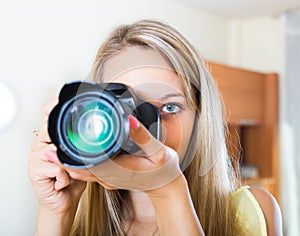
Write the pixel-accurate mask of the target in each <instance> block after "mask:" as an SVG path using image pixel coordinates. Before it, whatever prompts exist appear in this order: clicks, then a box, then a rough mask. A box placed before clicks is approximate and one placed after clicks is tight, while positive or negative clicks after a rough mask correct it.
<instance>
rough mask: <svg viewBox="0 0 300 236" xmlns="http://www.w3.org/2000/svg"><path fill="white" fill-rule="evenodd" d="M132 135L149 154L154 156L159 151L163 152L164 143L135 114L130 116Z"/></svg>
mask: <svg viewBox="0 0 300 236" xmlns="http://www.w3.org/2000/svg"><path fill="white" fill-rule="evenodd" d="M129 122H130V136H131V138H132V140H133V141H134V142H135V143H136V144H137V145H138V146H139V147H140V148H141V149H142V150H143V151H144V152H145V154H146V155H147V156H152V155H154V154H157V153H158V152H163V144H162V143H161V142H160V141H159V140H157V139H156V138H154V137H153V135H152V134H151V133H150V132H149V131H148V130H147V129H146V127H145V126H143V125H142V124H141V123H140V122H139V121H138V120H137V119H136V118H135V117H134V116H132V115H130V116H129Z"/></svg>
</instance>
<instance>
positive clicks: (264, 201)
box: [249, 187, 282, 235]
mask: <svg viewBox="0 0 300 236" xmlns="http://www.w3.org/2000/svg"><path fill="white" fill-rule="evenodd" d="M249 191H250V192H251V193H252V194H253V196H254V197H255V199H256V200H257V202H258V203H259V206H260V207H261V209H262V211H263V213H264V217H265V220H266V225H267V231H268V235H282V217H281V211H280V207H279V205H278V202H277V201H276V199H275V198H274V197H273V196H272V195H271V194H270V193H269V192H267V191H266V190H264V189H262V188H254V187H251V188H249Z"/></svg>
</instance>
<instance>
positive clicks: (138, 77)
mask: <svg viewBox="0 0 300 236" xmlns="http://www.w3.org/2000/svg"><path fill="white" fill-rule="evenodd" d="M94 81H96V82H97V83H102V82H118V83H123V84H126V85H127V86H129V87H131V88H132V89H133V90H134V91H135V93H136V94H138V96H140V97H141V98H142V99H144V100H146V101H149V102H151V103H152V104H153V105H155V106H156V107H157V108H158V109H159V110H160V113H161V121H162V126H163V135H162V142H160V141H158V140H156V139H154V138H153V137H152V136H151V134H150V133H149V131H148V130H147V129H146V128H144V126H143V125H142V124H141V123H140V122H139V121H138V120H137V119H136V118H135V117H133V116H129V122H130V127H131V129H130V133H131V138H132V139H133V140H134V142H136V143H137V144H138V145H139V146H140V148H141V149H142V150H143V151H144V153H145V155H146V158H143V157H140V156H137V155H133V154H128V155H122V156H119V157H116V158H114V159H113V161H114V162H115V163H117V164H118V165H119V166H120V167H122V168H125V169H127V170H128V171H134V172H135V173H138V179H141V178H143V181H144V185H143V186H142V187H141V186H138V179H137V178H133V177H130V176H127V177H126V176H125V177H124V176H122V177H120V176H119V178H116V179H115V180H114V182H110V180H109V178H108V176H109V175H111V174H110V173H109V172H108V173H107V172H105V171H104V170H105V168H103V165H102V164H100V165H98V166H97V167H96V168H94V169H84V170H75V169H71V168H66V167H64V166H63V165H62V164H61V163H60V162H59V161H58V158H57V155H56V147H55V146H54V145H53V144H51V140H50V138H49V135H48V132H47V119H48V115H49V112H50V111H51V109H52V108H53V106H54V105H55V104H56V103H57V100H56V99H55V100H53V101H52V102H50V103H49V104H47V105H46V106H45V107H44V109H43V113H42V114H43V115H42V120H43V122H44V125H43V127H42V128H41V130H40V131H38V132H37V133H36V136H37V137H38V139H37V140H36V141H35V142H34V144H33V145H32V149H31V153H30V158H29V176H30V179H31V181H32V183H33V187H34V190H35V192H36V195H37V198H38V199H39V203H40V209H39V215H38V223H37V235H105V236H107V235H172V236H174V235H212V236H215V235H231V236H232V235H281V218H280V211H279V208H278V205H277V203H276V201H275V200H274V198H273V197H272V196H270V194H268V193H267V192H265V191H263V190H261V189H252V188H246V187H243V188H239V189H237V188H238V181H237V178H236V174H235V173H234V171H233V168H232V165H231V162H232V160H230V158H229V156H228V154H227V150H226V145H225V131H226V129H225V128H224V121H223V120H222V117H223V115H222V105H221V101H220V97H219V94H218V91H217V88H216V86H215V84H214V80H213V79H212V77H211V75H210V74H209V72H208V71H207V69H206V66H205V64H204V62H203V61H202V59H201V57H200V56H199V54H198V53H197V51H196V50H195V49H194V48H193V47H192V45H191V44H190V43H189V42H188V41H187V40H186V39H185V38H184V37H183V36H182V35H181V34H180V33H179V32H177V31H176V30H175V29H173V28H172V27H170V26H168V25H166V24H164V23H162V22H158V21H154V20H141V21H138V22H135V23H133V24H131V25H124V26H120V27H118V28H116V29H115V30H114V31H113V32H112V33H111V34H110V35H109V37H108V38H107V39H106V41H105V42H104V43H103V44H102V46H101V47H100V49H99V51H98V54H97V56H96V59H95V63H94ZM169 163H172V165H169ZM103 171H104V172H103ZM159 171H160V172H159ZM145 172H147V173H150V176H151V173H159V174H158V175H155V174H153V175H152V176H151V177H149V175H147V176H148V177H145V176H144V175H143V173H145ZM103 173H107V174H103ZM161 173H163V174H164V176H165V177H164V178H163V179H160V178H159V177H158V176H161ZM166 173H167V174H166ZM114 175H115V176H118V173H117V174H116V173H114ZM136 190H139V191H136Z"/></svg>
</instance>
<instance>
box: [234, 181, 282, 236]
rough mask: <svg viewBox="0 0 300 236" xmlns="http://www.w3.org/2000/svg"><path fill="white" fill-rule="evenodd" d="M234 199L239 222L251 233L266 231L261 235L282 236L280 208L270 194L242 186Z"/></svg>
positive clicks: (235, 193) (259, 189)
mask: <svg viewBox="0 0 300 236" xmlns="http://www.w3.org/2000/svg"><path fill="white" fill-rule="evenodd" d="M232 199H233V202H234V203H235V204H236V207H237V214H238V217H239V220H240V221H241V223H242V224H243V225H247V226H248V227H249V230H250V231H252V230H260V231H261V232H263V231H266V232H263V233H260V235H266V233H267V234H268V235H282V220H281V212H280V208H279V205H278V203H277V201H276V200H275V198H274V197H273V196H272V195H271V194H270V193H269V192H267V191H265V190H264V189H261V188H256V187H249V186H242V187H240V188H239V189H237V190H236V191H235V192H233V193H232ZM255 225H256V227H255ZM258 225H260V227H257V226H258Z"/></svg>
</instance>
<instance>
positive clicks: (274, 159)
mask: <svg viewBox="0 0 300 236" xmlns="http://www.w3.org/2000/svg"><path fill="white" fill-rule="evenodd" d="M208 66H209V68H210V71H211V73H212V75H213V76H214V78H215V80H216V83H217V85H218V87H219V90H220V92H221V95H222V98H223V102H224V106H225V111H226V119H227V123H228V125H229V134H230V136H229V137H228V148H229V151H230V153H231V155H232V156H235V157H237V158H238V159H239V162H240V165H241V167H242V168H245V169H243V170H244V171H246V170H247V168H248V170H249V167H250V170H251V168H252V173H254V174H255V170H257V175H253V177H251V178H244V179H243V184H247V185H256V186H262V187H264V188H265V189H267V190H268V191H269V192H270V193H272V194H273V195H274V196H275V198H276V199H277V200H278V201H280V194H279V193H280V189H279V186H280V177H279V150H278V146H279V144H278V116H279V114H278V111H279V102H278V75H277V74H275V73H269V74H268V73H258V72H255V71H250V70H244V69H239V68H234V67H230V66H226V65H221V64H217V63H213V62H208ZM245 173H246V172H245Z"/></svg>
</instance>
